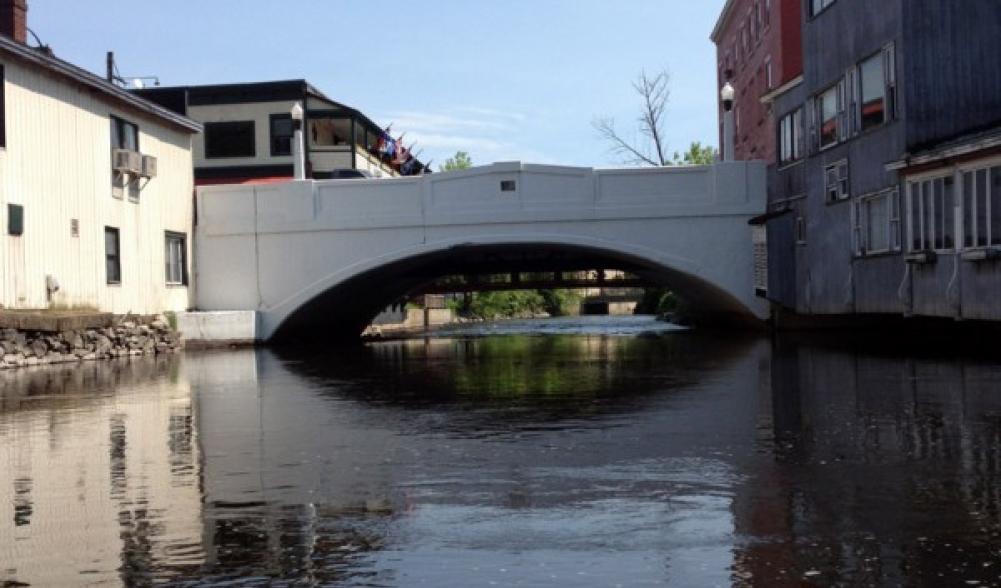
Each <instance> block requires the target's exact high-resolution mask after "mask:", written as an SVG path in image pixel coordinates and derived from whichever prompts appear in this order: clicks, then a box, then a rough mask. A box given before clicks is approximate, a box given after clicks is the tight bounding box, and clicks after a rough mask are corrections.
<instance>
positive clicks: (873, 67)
mask: <svg viewBox="0 0 1001 588" xmlns="http://www.w3.org/2000/svg"><path fill="white" fill-rule="evenodd" d="M883 67H884V57H883V54H882V53H878V54H876V55H873V56H872V57H870V58H869V59H866V60H865V61H863V62H862V64H861V65H860V66H859V70H860V71H861V78H862V117H861V119H862V130H863V131H866V130H868V129H871V128H873V127H878V126H879V125H881V124H883V123H884V122H886V119H887V117H886V112H887V110H886V74H885V71H884V69H883Z"/></svg>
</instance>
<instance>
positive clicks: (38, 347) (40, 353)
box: [29, 339, 49, 357]
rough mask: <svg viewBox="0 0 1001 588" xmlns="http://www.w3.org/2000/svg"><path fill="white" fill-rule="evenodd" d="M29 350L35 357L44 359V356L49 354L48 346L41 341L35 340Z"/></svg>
mask: <svg viewBox="0 0 1001 588" xmlns="http://www.w3.org/2000/svg"><path fill="white" fill-rule="evenodd" d="M29 348H30V349H31V352H32V353H34V354H35V357H45V354H46V353H48V352H49V346H48V345H46V344H45V341H42V340H41V339H36V340H35V341H34V342H33V343H32V344H31V345H30V346H29Z"/></svg>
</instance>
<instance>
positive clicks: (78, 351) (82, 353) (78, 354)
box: [73, 348, 90, 359]
mask: <svg viewBox="0 0 1001 588" xmlns="http://www.w3.org/2000/svg"><path fill="white" fill-rule="evenodd" d="M89 354H90V352H89V351H87V350H86V349H83V348H80V349H74V350H73V355H75V356H76V357H78V358H80V359H83V358H84V357H85V356H87V355H89Z"/></svg>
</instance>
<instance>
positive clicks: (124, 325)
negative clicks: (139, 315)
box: [118, 321, 136, 331]
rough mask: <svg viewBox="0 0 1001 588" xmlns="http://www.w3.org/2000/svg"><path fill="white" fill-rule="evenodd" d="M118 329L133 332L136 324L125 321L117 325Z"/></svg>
mask: <svg viewBox="0 0 1001 588" xmlns="http://www.w3.org/2000/svg"><path fill="white" fill-rule="evenodd" d="M118 328H120V329H124V330H126V331H133V330H135V328H136V324H135V323H134V322H132V321H125V322H123V323H119V324H118Z"/></svg>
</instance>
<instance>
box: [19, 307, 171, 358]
mask: <svg viewBox="0 0 1001 588" xmlns="http://www.w3.org/2000/svg"><path fill="white" fill-rule="evenodd" d="M181 347H182V342H181V337H180V335H178V334H177V333H176V332H174V331H173V330H172V329H171V328H170V325H169V324H168V322H167V320H166V318H164V317H162V316H161V317H156V318H154V319H153V320H151V321H148V322H145V321H139V320H120V321H116V322H115V323H114V324H113V325H112V326H108V327H102V328H91V329H81V330H71V331H62V332H46V331H30V330H19V329H3V330H0V369H11V368H19V367H27V366H38V365H50V364H63V363H75V362H81V361H94V360H98V359H110V358H113V357H142V356H152V355H163V354H168V353H173V352H175V351H177V350H178V349H180V348H181Z"/></svg>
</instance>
